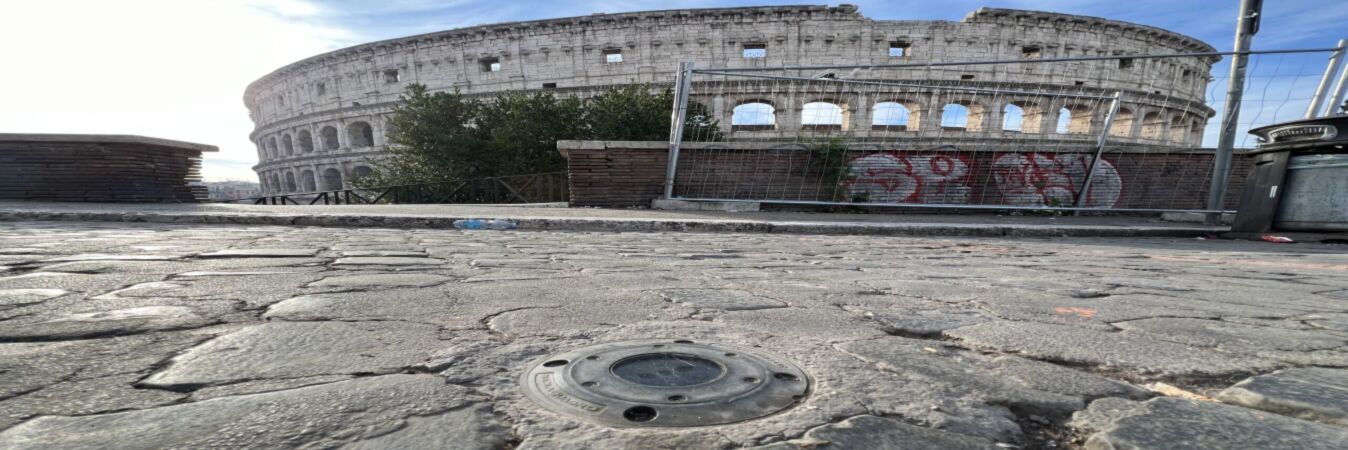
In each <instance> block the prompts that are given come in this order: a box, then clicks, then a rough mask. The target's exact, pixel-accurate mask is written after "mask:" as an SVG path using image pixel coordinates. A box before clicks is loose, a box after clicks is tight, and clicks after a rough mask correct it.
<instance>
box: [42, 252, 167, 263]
mask: <svg viewBox="0 0 1348 450" xmlns="http://www.w3.org/2000/svg"><path fill="white" fill-rule="evenodd" d="M181 257H182V256H181V255H112V254H103V253H84V254H79V255H71V256H62V257H58V258H51V259H46V260H44V261H48V262H67V261H163V260H170V259H178V258H181Z"/></svg>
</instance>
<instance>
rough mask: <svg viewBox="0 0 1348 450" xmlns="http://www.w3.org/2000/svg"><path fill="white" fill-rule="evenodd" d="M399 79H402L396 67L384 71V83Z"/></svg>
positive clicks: (394, 81)
mask: <svg viewBox="0 0 1348 450" xmlns="http://www.w3.org/2000/svg"><path fill="white" fill-rule="evenodd" d="M400 80H402V75H401V74H399V73H398V69H390V70H385V71H384V82H385V83H397V82H398V81H400Z"/></svg>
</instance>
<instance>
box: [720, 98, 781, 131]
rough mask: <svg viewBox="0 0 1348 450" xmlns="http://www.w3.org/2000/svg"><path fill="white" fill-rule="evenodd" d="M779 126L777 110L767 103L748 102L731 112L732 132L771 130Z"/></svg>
mask: <svg viewBox="0 0 1348 450" xmlns="http://www.w3.org/2000/svg"><path fill="white" fill-rule="evenodd" d="M776 126H777V110H776V108H773V107H772V105H771V104H769V103H766V102H759V101H754V102H747V103H743V104H740V105H739V106H736V107H735V109H734V110H733V111H732V112H731V116H730V129H731V130H732V131H754V130H771V129H773V128H776Z"/></svg>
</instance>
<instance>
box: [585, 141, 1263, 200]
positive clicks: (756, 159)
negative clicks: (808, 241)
mask: <svg viewBox="0 0 1348 450" xmlns="http://www.w3.org/2000/svg"><path fill="white" fill-rule="evenodd" d="M912 147H913V148H932V146H929V145H926V144H924V143H917V144H915V145H912ZM558 148H559V149H560V150H561V152H562V153H563V155H564V156H565V157H566V158H567V161H568V172H569V183H570V189H571V190H570V195H571V204H572V205H573V206H600V207H633V206H638V207H645V206H649V205H650V203H651V200H654V199H656V198H659V197H660V196H661V195H662V194H663V192H664V191H663V189H664V186H663V183H664V180H665V170H666V165H667V161H668V159H667V154H668V150H667V144H666V143H664V142H602V141H563V142H559V143H558ZM1043 148H1044V147H1043V146H1042V143H1041V145H1039V146H1033V147H1032V146H1018V145H1008V144H1006V143H993V142H988V143H985V144H979V143H970V144H969V145H968V148H967V149H961V150H959V151H919V150H907V151H905V150H899V149H888V148H875V149H868V148H866V147H865V145H857V146H854V148H853V149H852V150H851V151H849V152H848V154H847V156H846V158H845V160H846V161H847V162H848V167H850V168H851V169H850V171H849V176H848V177H847V178H846V179H844V180H843V181H842V182H841V183H838V182H834V181H832V180H833V179H834V178H830V177H829V176H828V175H827V174H829V173H837V172H836V171H830V170H828V168H826V167H824V166H823V165H821V164H819V159H818V155H817V154H815V153H812V152H811V151H810V150H809V149H808V148H805V147H803V146H800V145H797V144H765V143H711V144H707V143H695V144H685V146H684V147H683V149H682V150H681V156H680V158H679V167H678V174H677V177H676V179H675V196H676V197H681V198H714V199H742V200H780V201H821V200H822V201H827V200H844V201H867V202H880V203H925V204H936V203H946V204H951V203H953V204H996V205H1022V206H1040V205H1062V206H1070V205H1071V204H1072V203H1073V202H1074V201H1075V198H1076V196H1078V195H1079V194H1080V193H1079V192H1078V191H1079V190H1080V186H1081V185H1082V183H1083V181H1084V178H1083V177H1084V174H1085V173H1086V169H1087V167H1089V164H1090V160H1091V155H1092V153H1091V152H1090V149H1089V148H1088V147H1082V146H1077V147H1073V146H1070V145H1065V146H1060V147H1057V148H1055V149H1054V151H1043V150H1042V149H1043ZM1103 159H1104V161H1105V165H1104V166H1102V167H1101V168H1100V169H1098V171H1097V172H1096V178H1095V179H1094V180H1093V182H1092V188H1091V193H1090V195H1089V197H1088V200H1087V204H1088V205H1090V206H1108V207H1113V208H1129V209H1201V208H1203V207H1204V204H1205V203H1206V199H1207V188H1208V185H1209V183H1210V178H1209V177H1210V173H1211V167H1212V152H1211V151H1210V150H1205V149H1183V148H1167V147H1157V146H1126V145H1120V146H1112V147H1110V150H1109V151H1108V152H1106V154H1105V156H1104V158H1103ZM1249 169H1250V160H1249V158H1246V157H1243V156H1239V155H1238V156H1237V157H1236V159H1235V161H1234V163H1233V169H1232V174H1231V178H1230V189H1229V190H1228V192H1227V195H1226V207H1227V208H1228V209H1234V207H1235V205H1236V202H1237V201H1238V199H1239V196H1240V189H1241V188H1243V187H1244V184H1245V176H1246V174H1248V172H1249Z"/></svg>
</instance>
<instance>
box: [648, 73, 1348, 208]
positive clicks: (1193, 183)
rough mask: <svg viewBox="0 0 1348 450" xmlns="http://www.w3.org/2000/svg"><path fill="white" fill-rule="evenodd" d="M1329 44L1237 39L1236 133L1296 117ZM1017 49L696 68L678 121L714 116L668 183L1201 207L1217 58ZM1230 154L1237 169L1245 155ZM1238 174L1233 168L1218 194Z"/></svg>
mask: <svg viewBox="0 0 1348 450" xmlns="http://www.w3.org/2000/svg"><path fill="white" fill-rule="evenodd" d="M1328 53H1329V52H1328V51H1292V52H1288V53H1267V54H1256V55H1251V56H1250V58H1251V61H1250V64H1249V72H1248V74H1249V75H1248V77H1247V80H1246V85H1245V87H1244V97H1243V101H1242V102H1241V105H1242V111H1243V113H1242V114H1241V116H1240V119H1239V131H1240V132H1241V134H1242V135H1243V134H1244V131H1245V130H1248V129H1249V128H1250V127H1253V126H1256V125H1262V124H1268V123H1272V122H1276V121H1281V120H1289V119H1294V118H1297V117H1300V115H1301V114H1303V113H1304V112H1305V109H1306V106H1307V104H1308V103H1309V102H1310V98H1311V96H1312V94H1313V91H1314V89H1315V84H1316V83H1317V82H1318V81H1319V79H1320V76H1321V74H1322V71H1323V70H1324V62H1325V60H1326V57H1327V56H1328ZM1024 57H1025V59H1024V60H1018V61H1001V62H969V63H936V64H931V63H928V64H923V65H916V64H914V65H903V64H899V65H890V66H869V67H855V66H836V67H808V68H782V69H749V70H746V69H699V70H693V71H691V73H690V75H689V77H690V78H689V82H690V83H689V85H690V89H688V90H687V92H688V97H687V102H688V104H689V108H688V111H689V113H688V114H689V118H688V119H687V121H686V122H685V123H689V124H694V123H702V124H708V123H714V124H715V126H702V127H692V128H689V129H687V130H686V132H685V133H683V139H682V142H681V143H678V144H677V146H678V157H677V165H676V167H675V170H674V178H673V190H672V195H671V196H672V197H674V198H683V199H693V200H699V199H705V200H750V201H761V202H770V203H771V202H776V203H800V204H814V203H820V204H863V205H873V206H906V207H941V208H969V207H974V208H996V209H1074V208H1082V209H1101V210H1112V211H1126V210H1138V211H1152V210H1191V211H1192V210H1204V208H1205V202H1206V201H1207V191H1208V187H1209V185H1210V183H1211V177H1212V176H1213V170H1212V167H1213V159H1214V151H1213V149H1212V148H1210V146H1211V145H1213V144H1214V143H1215V142H1216V136H1217V133H1218V130H1219V129H1220V124H1219V122H1220V117H1221V116H1220V115H1219V111H1218V109H1219V108H1220V107H1221V104H1222V102H1223V100H1224V95H1225V93H1226V91H1227V86H1226V84H1227V83H1226V79H1225V76H1224V75H1222V76H1217V75H1214V74H1225V73H1226V67H1225V62H1224V61H1223V60H1222V59H1221V58H1220V57H1219V56H1216V55H1168V56H1163V55H1117V56H1113V55H1111V56H1101V57H1098V58H1078V59H1076V60H1063V61H1041V60H1037V57H1038V55H1034V54H1026V55H1024ZM1236 142H1237V145H1238V147H1244V148H1249V147H1253V145H1254V144H1255V142H1254V141H1253V140H1251V139H1245V138H1241V139H1237V141H1236ZM1097 155H1098V156H1099V157H1098V158H1097ZM1233 167H1234V169H1233V171H1232V175H1231V176H1232V179H1243V176H1244V173H1245V171H1247V170H1248V161H1246V160H1244V159H1243V158H1240V157H1239V156H1237V158H1236V161H1235V164H1234V166H1233ZM1241 184H1242V183H1239V182H1236V183H1231V186H1232V187H1233V188H1234V189H1232V190H1231V192H1228V195H1227V198H1228V202H1227V205H1228V208H1229V207H1231V206H1234V202H1235V199H1236V198H1237V197H1238V192H1235V191H1236V190H1238V188H1239V187H1240V185H1241Z"/></svg>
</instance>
